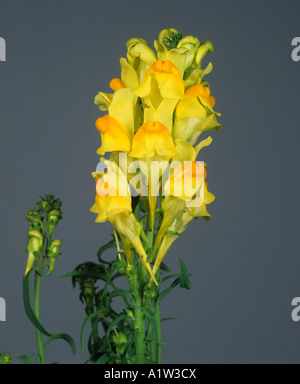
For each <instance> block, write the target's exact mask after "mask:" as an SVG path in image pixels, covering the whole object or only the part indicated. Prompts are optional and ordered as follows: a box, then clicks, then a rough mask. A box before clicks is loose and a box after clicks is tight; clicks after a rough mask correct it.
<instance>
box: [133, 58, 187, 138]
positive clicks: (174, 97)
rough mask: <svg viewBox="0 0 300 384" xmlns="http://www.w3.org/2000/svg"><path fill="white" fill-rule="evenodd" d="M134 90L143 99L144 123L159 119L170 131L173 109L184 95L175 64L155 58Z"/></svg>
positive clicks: (180, 77) (181, 80)
mask: <svg viewBox="0 0 300 384" xmlns="http://www.w3.org/2000/svg"><path fill="white" fill-rule="evenodd" d="M134 92H135V93H136V94H137V96H139V97H141V98H142V101H143V106H144V123H146V122H148V121H160V122H161V123H162V124H164V125H165V126H166V127H167V128H168V130H169V131H170V132H171V131H172V126H173V114H174V109H175V107H176V104H177V103H178V101H179V100H181V99H183V97H184V81H183V78H182V76H181V75H180V73H179V71H178V69H177V68H176V67H175V65H174V64H172V63H171V62H170V61H162V60H157V61H156V62H155V63H154V64H153V65H152V66H151V68H150V69H149V70H148V71H147V73H146V75H145V77H144V80H143V82H142V84H141V85H140V86H139V87H137V88H135V89H134Z"/></svg>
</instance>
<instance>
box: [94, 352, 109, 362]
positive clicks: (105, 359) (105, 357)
mask: <svg viewBox="0 0 300 384" xmlns="http://www.w3.org/2000/svg"><path fill="white" fill-rule="evenodd" d="M109 360H110V357H109V356H108V354H107V353H105V354H103V355H102V356H101V357H100V358H99V359H98V360H97V361H96V363H95V364H107V363H108V362H109Z"/></svg>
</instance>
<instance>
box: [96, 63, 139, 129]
mask: <svg viewBox="0 0 300 384" xmlns="http://www.w3.org/2000/svg"><path fill="white" fill-rule="evenodd" d="M120 64H121V79H119V78H114V79H112V80H111V82H110V87H111V89H112V90H113V91H115V92H114V94H109V93H102V92H100V93H99V94H98V95H97V96H96V98H95V104H97V105H98V107H99V109H100V110H101V111H108V113H109V115H110V116H111V117H113V118H115V119H116V120H118V121H119V122H121V123H122V124H123V126H125V128H126V130H127V132H128V133H129V136H131V137H132V136H133V134H134V132H135V131H136V130H137V129H138V128H139V127H140V126H141V124H142V118H143V115H142V110H141V107H140V105H139V103H138V97H137V95H136V94H135V93H133V91H132V90H133V88H136V87H137V86H138V85H139V82H138V78H137V74H136V71H135V69H134V68H133V67H132V66H131V65H130V64H129V63H128V62H127V60H126V59H124V58H122V59H121V60H120Z"/></svg>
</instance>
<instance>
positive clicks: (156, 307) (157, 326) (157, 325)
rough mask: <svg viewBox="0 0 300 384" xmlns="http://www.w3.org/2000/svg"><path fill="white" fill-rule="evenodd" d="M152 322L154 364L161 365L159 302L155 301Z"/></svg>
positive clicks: (158, 273)
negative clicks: (154, 348) (153, 323)
mask: <svg viewBox="0 0 300 384" xmlns="http://www.w3.org/2000/svg"><path fill="white" fill-rule="evenodd" d="M156 278H157V281H159V278H160V268H159V269H158V271H157V274H156ZM154 312H155V315H154V321H155V334H156V363H157V364H161V346H162V344H161V343H162V338H161V320H160V308H159V302H158V300H157V299H156V300H155V302H154Z"/></svg>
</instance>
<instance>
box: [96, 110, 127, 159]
mask: <svg viewBox="0 0 300 384" xmlns="http://www.w3.org/2000/svg"><path fill="white" fill-rule="evenodd" d="M96 127H97V129H98V131H100V133H101V139H102V146H101V148H99V150H98V152H97V153H99V155H104V154H105V153H106V152H113V151H121V152H127V153H128V152H129V151H130V149H131V142H130V138H129V137H128V134H127V133H126V130H125V129H124V127H123V126H122V124H121V123H120V122H119V121H117V120H116V119H114V118H113V117H111V116H104V117H101V118H99V119H98V120H97V121H96Z"/></svg>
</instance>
